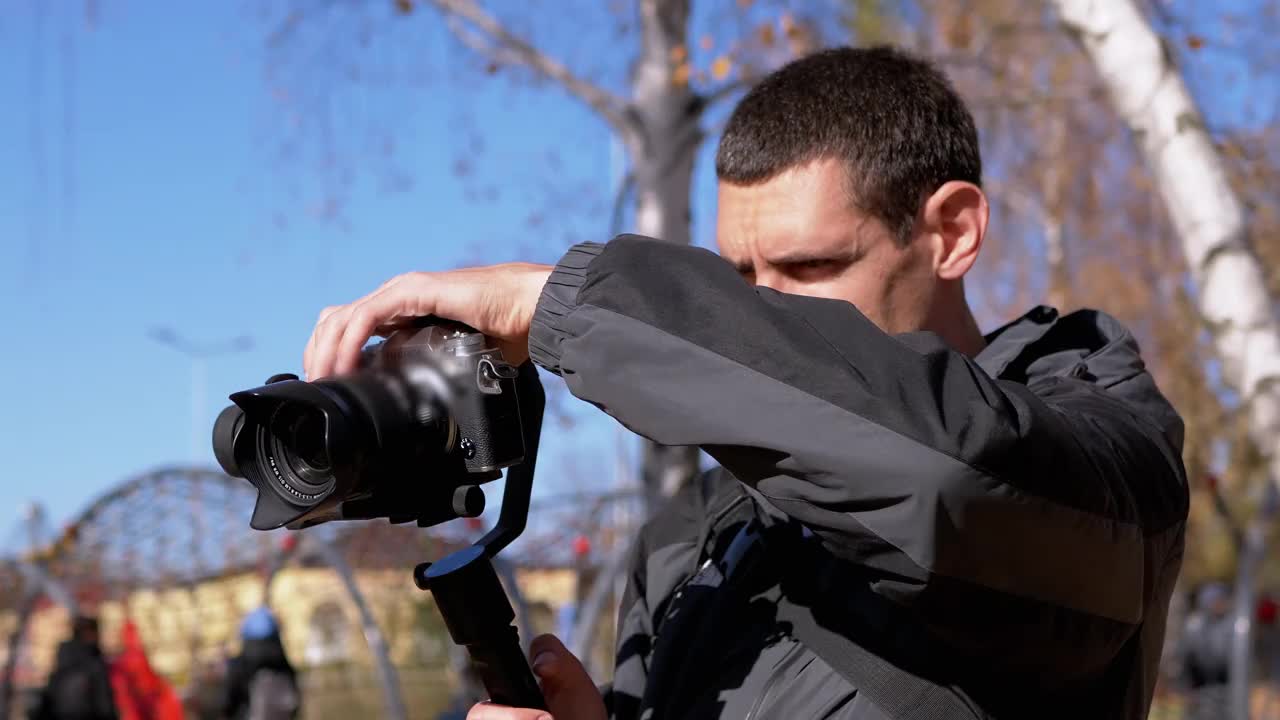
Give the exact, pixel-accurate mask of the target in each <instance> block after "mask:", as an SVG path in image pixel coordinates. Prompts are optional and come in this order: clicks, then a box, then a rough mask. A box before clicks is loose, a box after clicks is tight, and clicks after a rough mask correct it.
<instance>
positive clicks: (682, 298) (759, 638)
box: [530, 236, 1188, 720]
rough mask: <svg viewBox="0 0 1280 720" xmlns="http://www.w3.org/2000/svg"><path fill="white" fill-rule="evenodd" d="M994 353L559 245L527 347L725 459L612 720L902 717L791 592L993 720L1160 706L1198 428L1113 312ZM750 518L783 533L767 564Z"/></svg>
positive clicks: (1020, 328)
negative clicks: (1189, 444) (805, 622)
mask: <svg viewBox="0 0 1280 720" xmlns="http://www.w3.org/2000/svg"><path fill="white" fill-rule="evenodd" d="M987 339H988V346H987V347H986V349H985V350H983V351H982V352H981V353H980V354H979V355H978V356H977V357H976V358H973V359H970V358H967V357H965V356H963V355H961V354H959V353H956V352H954V351H952V350H950V349H948V348H947V347H946V346H945V345H944V344H943V343H942V342H941V340H940V339H939V338H938V337H937V336H936V335H934V334H931V333H911V334H906V335H897V336H890V335H887V334H885V333H884V332H882V331H881V330H879V329H878V328H877V327H876V326H875V325H873V324H872V323H871V322H870V321H868V320H867V319H866V318H865V317H864V316H863V315H862V314H861V313H859V312H858V310H857V309H856V308H855V307H854V306H852V305H850V304H848V303H845V302H840V301H834V300H825V299H817V298H810V297H801V296H795V295H788V294H783V293H778V292H775V291H772V290H769V289H767V288H758V287H752V286H750V285H749V284H748V283H746V282H744V281H743V280H742V279H741V277H739V276H738V274H737V273H736V272H735V271H734V269H733V268H732V267H730V266H729V264H728V263H726V262H724V261H723V260H722V259H720V258H719V257H717V256H716V255H714V254H712V253H710V252H707V251H705V250H700V249H695V248H688V247H681V246H675V245H670V244H666V243H661V242H657V241H654V240H649V239H645V238H639V237H635V236H622V237H619V238H616V239H615V240H613V241H612V242H610V243H609V244H607V245H597V244H590V243H587V244H583V245H579V246H577V247H575V248H573V249H571V250H570V251H569V252H568V253H567V254H566V255H565V256H564V258H563V259H562V260H561V261H560V263H559V264H558V266H557V267H556V270H555V271H554V272H553V273H552V275H551V278H550V280H549V281H548V283H547V285H546V287H545V289H544V291H543V295H542V298H541V300H540V302H539V304H538V308H537V311H536V313H535V316H534V319H533V328H532V333H531V335H530V353H531V355H532V356H533V359H534V360H535V361H536V362H537V363H539V364H540V365H541V366H542V367H544V368H546V369H548V370H550V371H552V372H555V373H558V374H560V375H561V376H562V377H563V378H564V380H565V382H566V384H567V385H568V387H569V389H570V390H571V391H572V392H573V393H574V394H575V395H576V396H577V397H579V398H582V399H584V400H587V401H588V402H591V403H593V404H595V405H597V406H598V407H600V408H601V409H603V410H604V411H605V412H607V413H609V414H610V415H612V416H613V417H614V418H616V419H617V420H618V421H619V422H621V423H622V424H623V425H625V426H626V427H628V428H630V429H631V430H634V431H635V432H637V433H639V434H641V435H643V436H645V437H648V438H650V439H652V440H655V441H657V442H660V443H664V444H668V445H697V446H699V447H701V448H703V449H704V450H705V451H706V452H707V453H709V454H710V455H711V456H712V457H714V458H715V459H716V460H717V461H718V462H719V463H720V464H721V466H722V467H723V468H724V470H725V471H727V472H725V473H717V474H714V475H713V476H711V477H710V478H708V479H707V480H706V481H705V482H703V483H701V484H700V485H697V486H694V487H691V488H689V489H687V490H686V491H685V492H684V493H683V494H682V495H681V496H680V497H678V498H676V500H675V502H674V503H673V504H672V506H671V507H669V508H667V509H666V510H665V511H664V512H662V513H660V514H659V515H658V516H657V517H656V518H654V519H653V520H652V521H651V523H650V524H649V526H648V527H647V528H646V529H645V531H644V533H643V536H642V538H641V539H640V542H639V548H638V552H637V555H636V558H635V561H634V564H633V566H632V573H631V577H630V583H629V589H628V592H627V595H626V598H625V599H624V603H623V607H622V609H621V613H622V614H621V623H620V625H621V626H620V630H619V639H618V665H617V670H616V678H615V684H614V687H613V692H612V694H611V697H610V700H611V707H612V712H613V714H614V715H615V716H616V717H620V718H632V717H653V718H674V717H689V718H694V717H698V718H704V717H725V718H740V717H758V718H763V717H769V718H816V717H849V718H875V719H876V720H879V719H880V718H883V717H885V714H884V713H883V712H882V711H881V710H880V709H878V708H877V707H876V705H875V704H874V703H872V702H870V700H869V698H867V697H865V693H864V694H862V695H860V694H859V692H858V687H857V686H858V682H857V679H856V678H851V677H849V673H848V672H841V671H840V667H839V665H840V662H839V661H838V660H831V658H830V657H822V656H821V655H822V653H817V652H814V650H813V649H812V648H811V647H808V644H806V643H805V642H804V641H802V640H800V639H798V638H796V637H795V636H794V635H795V633H794V632H792V631H793V628H792V626H791V624H790V623H788V622H785V621H780V620H779V617H780V616H781V608H783V607H784V606H785V605H796V604H802V605H804V606H805V607H807V608H811V609H812V615H813V617H814V618H815V619H817V620H818V622H819V624H820V625H822V626H823V627H824V628H825V629H826V631H828V632H830V633H831V634H832V635H833V636H835V637H838V638H839V639H840V641H841V642H845V643H852V644H854V645H856V646H857V647H860V648H864V649H867V650H869V651H871V652H872V653H874V654H875V655H876V656H877V657H882V658H884V659H885V660H886V662H887V663H888V664H890V665H891V666H892V667H894V668H900V669H902V671H903V672H908V673H911V674H912V675H913V676H916V677H920V678H924V679H925V680H926V681H928V682H930V683H934V684H936V685H937V686H938V687H939V688H943V689H944V691H945V692H950V693H954V694H955V695H957V696H958V697H962V698H964V700H965V703H966V704H968V705H970V706H972V707H973V708H975V709H974V712H973V715H974V716H991V717H1000V718H1019V717H1058V716H1061V717H1089V718H1141V717H1145V716H1146V713H1147V709H1148V707H1149V705H1150V702H1151V696H1152V692H1153V689H1154V686H1155V681H1156V677H1155V674H1156V667H1157V661H1158V659H1159V655H1160V648H1161V643H1162V641H1163V637H1164V625H1165V616H1166V611H1167V606H1168V602H1169V597H1170V594H1171V592H1172V589H1173V585H1174V581H1175V579H1176V576H1177V573H1178V569H1179V566H1180V563H1181V559H1182V550H1183V531H1184V524H1185V519H1186V513H1187V502H1188V496H1187V487H1186V479H1185V473H1184V470H1183V466H1182V462H1181V457H1180V453H1181V446H1182V423H1181V421H1180V419H1179V418H1178V416H1177V414H1176V413H1175V412H1174V411H1173V409H1172V408H1171V407H1170V405H1169V404H1168V402H1167V401H1166V400H1165V399H1164V398H1163V396H1161V394H1160V392H1159V390H1158V389H1157V388H1156V386H1155V383H1154V381H1153V380H1152V378H1151V376H1150V375H1149V374H1148V373H1147V371H1146V370H1145V369H1144V366H1143V363H1142V360H1141V358H1140V357H1139V353H1138V348H1137V344H1136V343H1135V341H1134V339H1133V337H1132V335H1130V334H1129V333H1128V332H1127V331H1126V330H1125V329H1124V328H1123V327H1122V326H1121V325H1120V324H1119V323H1118V322H1117V321H1115V320H1114V319H1113V318H1111V317H1109V316H1107V315H1104V314H1102V313H1098V312H1094V311H1080V312H1076V313H1072V314H1070V315H1067V316H1065V317H1059V316H1058V314H1057V313H1056V311H1054V310H1052V309H1050V308H1043V307H1041V308H1036V309H1034V310H1032V311H1031V312H1029V313H1027V314H1026V315H1025V316H1023V317H1022V318H1020V319H1018V320H1016V321H1014V322H1012V323H1010V324H1009V325H1006V326H1005V327H1003V328H1000V329H999V330H997V331H996V332H994V333H992V334H991V335H990V336H988V338H987ZM735 479H736V482H735ZM748 525H750V526H752V527H754V528H757V529H759V530H760V532H759V533H757V534H759V535H762V536H770V537H771V538H772V539H771V540H769V542H765V543H763V545H761V544H756V545H752V547H765V548H768V550H767V551H760V552H753V553H746V554H747V555H749V556H751V557H752V558H753V559H751V560H750V561H746V560H743V559H742V558H740V557H737V555H741V554H742V553H739V552H738V551H737V550H735V547H736V546H737V545H742V544H743V543H735V540H736V539H738V538H739V537H740V536H742V535H743V532H744V527H747V526H748ZM833 663H834V664H835V665H836V668H835V669H833V667H832V665H833Z"/></svg>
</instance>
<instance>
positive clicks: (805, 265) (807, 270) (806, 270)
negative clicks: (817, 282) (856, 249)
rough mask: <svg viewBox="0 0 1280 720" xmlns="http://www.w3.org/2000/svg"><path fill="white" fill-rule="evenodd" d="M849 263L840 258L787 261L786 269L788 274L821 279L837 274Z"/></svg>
mask: <svg viewBox="0 0 1280 720" xmlns="http://www.w3.org/2000/svg"><path fill="white" fill-rule="evenodd" d="M847 265H848V263H846V262H842V261H839V260H824V259H815V260H801V261H799V262H794V263H787V266H786V271H787V274H788V275H791V276H792V277H797V278H801V279H819V278H825V277H828V276H830V275H835V274H836V273H839V272H840V271H841V270H843V269H844V268H845V266H847Z"/></svg>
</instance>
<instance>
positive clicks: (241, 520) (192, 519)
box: [0, 466, 404, 720]
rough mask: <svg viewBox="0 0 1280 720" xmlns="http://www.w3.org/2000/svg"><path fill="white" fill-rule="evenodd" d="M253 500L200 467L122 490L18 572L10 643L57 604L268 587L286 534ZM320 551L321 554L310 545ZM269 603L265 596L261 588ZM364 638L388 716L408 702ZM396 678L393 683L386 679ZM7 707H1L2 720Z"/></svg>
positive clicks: (375, 645) (166, 470)
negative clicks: (43, 600)
mask: <svg viewBox="0 0 1280 720" xmlns="http://www.w3.org/2000/svg"><path fill="white" fill-rule="evenodd" d="M255 500H256V491H255V490H254V489H253V488H252V487H251V486H250V485H249V484H248V483H246V482H245V481H243V480H238V479H236V478H232V477H230V476H228V475H226V474H224V473H221V472H218V471H215V470H210V469H206V468H199V467H189V466H168V467H162V468H158V469H155V470H152V471H149V472H145V473H142V474H140V475H137V476H134V477H132V478H129V479H127V480H125V481H124V482H121V483H120V484H119V485H117V486H115V487H114V488H112V489H111V490H109V491H107V492H106V493H104V494H103V495H101V496H99V497H98V498H96V499H95V500H94V501H93V502H91V503H90V504H89V505H88V506H87V507H86V508H85V509H84V510H83V511H82V512H81V513H80V514H79V515H78V516H76V518H75V519H74V520H73V521H72V522H71V523H69V524H68V525H67V526H66V528H65V529H64V530H63V531H62V532H61V533H60V534H59V535H58V537H57V538H56V539H55V540H54V541H53V542H52V543H50V544H49V545H48V546H47V547H45V548H41V549H39V550H38V551H35V552H32V553H28V554H27V555H26V556H25V557H23V558H22V559H20V560H18V561H17V562H15V563H13V564H12V565H13V568H12V570H13V571H14V574H15V575H16V576H17V577H20V578H21V579H22V580H23V585H24V586H25V588H26V589H25V591H24V592H25V595H24V596H23V598H22V599H21V602H20V603H18V604H17V605H18V607H19V610H20V613H19V616H18V618H17V619H18V627H17V628H16V630H15V633H14V637H13V638H11V642H20V641H21V638H22V635H23V634H25V631H26V627H27V624H28V623H29V620H30V618H31V615H32V614H33V612H32V611H33V609H34V607H35V604H36V600H37V599H38V598H39V597H41V596H44V597H48V598H49V599H50V600H51V601H53V602H55V603H57V604H59V605H61V606H63V607H65V608H67V610H69V611H71V612H75V610H76V607H77V606H78V605H81V604H86V605H92V604H95V603H97V602H101V601H103V600H107V599H124V598H126V597H127V596H128V594H129V593H131V592H133V591H136V590H139V589H161V588H173V587H184V586H185V587H193V586H195V585H196V584H198V583H202V582H206V581H210V580H216V579H218V578H223V577H229V576H232V575H238V574H243V573H246V572H258V573H261V574H263V575H264V576H265V577H264V580H265V581H267V582H269V578H270V576H271V575H272V574H273V573H272V572H271V568H273V567H279V566H280V565H281V564H282V562H281V561H282V558H281V555H282V554H283V553H285V552H287V550H286V548H288V547H289V545H287V544H285V543H282V542H281V540H282V539H283V536H284V535H285V533H286V532H287V531H284V530H278V531H271V532H260V531H256V530H251V529H250V528H249V524H248V518H249V517H250V515H251V513H252V510H253V504H254V502H255ZM312 540H313V541H315V544H316V545H323V544H324V543H323V542H321V541H320V540H319V539H318V538H313V539H312ZM335 557H336V558H337V559H338V560H339V561H341V559H342V558H341V555H340V554H338V553H324V552H322V553H320V559H321V562H322V563H323V564H325V565H328V566H330V567H332V568H333V569H334V570H335V572H337V573H338V575H339V577H340V578H341V579H342V581H343V584H344V586H345V589H346V591H347V593H348V594H349V596H350V597H351V600H352V602H354V603H355V605H356V606H357V607H358V608H362V610H361V617H362V619H367V620H368V621H369V622H372V616H371V615H368V614H367V611H368V606H367V603H366V602H365V599H364V597H363V594H362V593H361V592H360V590H359V587H358V586H357V585H356V583H355V582H354V575H353V574H352V573H351V570H350V568H349V567H348V566H347V565H346V563H345V562H341V563H340V564H339V565H334V564H333V563H332V560H333V559H334V558H335ZM263 589H264V595H263V597H264V598H265V597H267V595H266V594H265V591H266V590H267V587H266V586H265V585H264V588H263ZM374 628H375V632H374V634H372V635H371V634H370V633H369V631H368V626H367V625H366V632H365V637H366V640H368V641H370V647H369V651H370V653H371V655H372V656H373V657H374V659H375V667H376V669H377V672H378V673H379V676H380V680H381V684H382V686H383V688H384V694H386V693H393V694H394V698H392V697H391V696H390V695H388V697H387V698H386V702H387V708H388V711H389V712H392V713H394V711H395V709H396V708H399V709H400V713H399V714H398V715H396V714H392V715H390V717H392V718H394V719H395V720H399V718H403V717H404V715H403V702H402V701H401V699H400V692H399V683H398V681H397V679H396V677H395V675H394V667H393V666H392V665H391V660H390V656H389V654H388V650H387V647H386V643H385V642H380V640H381V633H380V632H378V631H376V625H375V626H374ZM17 657H18V653H16V652H11V653H9V657H8V659H7V661H6V667H5V668H4V669H3V671H2V672H3V673H4V674H3V676H0V678H3V679H4V680H5V685H4V690H5V692H6V693H7V692H8V690H9V682H8V680H9V679H10V678H12V677H13V673H14V671H15V669H16V662H17ZM387 668H392V674H391V675H389V676H388V675H387V673H386V669H387ZM8 711H9V707H8V704H4V705H0V720H4V719H5V718H6V717H7V714H8Z"/></svg>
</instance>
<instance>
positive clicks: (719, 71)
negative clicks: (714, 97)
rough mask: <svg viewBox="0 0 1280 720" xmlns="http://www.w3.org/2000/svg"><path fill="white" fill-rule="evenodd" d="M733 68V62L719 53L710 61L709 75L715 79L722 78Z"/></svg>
mask: <svg viewBox="0 0 1280 720" xmlns="http://www.w3.org/2000/svg"><path fill="white" fill-rule="evenodd" d="M732 69H733V63H732V62H731V61H730V60H729V58H728V57H726V56H724V55H721V56H720V57H718V58H716V59H715V62H713V63H711V77H713V78H715V79H716V80H723V79H725V78H726V77H728V76H729V71H730V70H732Z"/></svg>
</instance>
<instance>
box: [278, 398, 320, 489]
mask: <svg viewBox="0 0 1280 720" xmlns="http://www.w3.org/2000/svg"><path fill="white" fill-rule="evenodd" d="M297 407H299V406H297V405H292V406H290V405H286V406H285V407H284V408H282V409H283V410H291V409H292V408H297ZM279 422H280V423H281V426H282V427H281V428H280V430H281V432H279V433H278V434H279V436H280V437H281V438H282V439H285V438H287V439H285V445H286V446H287V447H288V448H289V449H290V450H291V451H292V452H291V453H290V454H291V455H292V456H293V460H294V462H297V463H299V464H300V465H301V467H302V468H303V469H306V470H314V471H315V472H328V471H329V469H330V467H329V453H328V452H327V451H326V450H325V447H324V416H323V415H321V414H320V413H319V412H318V411H316V410H312V409H310V408H303V409H302V410H301V411H293V412H289V413H288V414H286V415H283V416H281V417H280V420H279Z"/></svg>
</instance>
